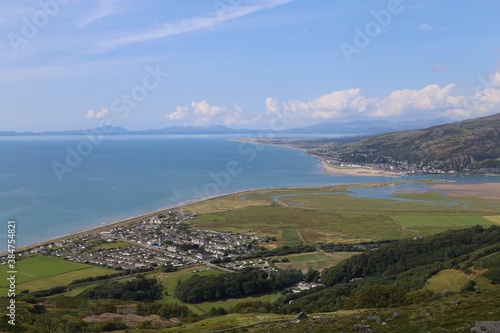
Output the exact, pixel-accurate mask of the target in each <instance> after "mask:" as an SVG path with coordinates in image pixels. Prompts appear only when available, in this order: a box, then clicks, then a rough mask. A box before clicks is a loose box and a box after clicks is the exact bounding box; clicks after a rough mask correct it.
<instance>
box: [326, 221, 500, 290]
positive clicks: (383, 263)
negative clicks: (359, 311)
mask: <svg viewBox="0 0 500 333" xmlns="http://www.w3.org/2000/svg"><path fill="white" fill-rule="evenodd" d="M499 242H500V227H498V226H492V227H490V228H488V229H484V228H483V227H481V226H475V227H473V228H469V229H462V230H452V231H447V232H444V233H441V234H438V235H435V236H430V237H424V238H421V239H416V240H413V239H406V240H401V241H398V242H395V243H390V244H387V245H384V246H381V247H380V248H378V249H377V250H374V251H369V252H364V253H362V254H360V255H358V256H354V257H352V258H350V259H348V260H346V261H344V262H342V263H341V264H340V265H337V266H335V267H332V268H330V269H327V270H325V271H324V272H323V274H322V276H321V278H322V281H323V283H325V284H326V285H329V286H333V285H335V284H338V283H346V282H349V281H351V280H352V279H360V278H362V279H365V278H371V279H375V280H376V283H380V282H383V284H390V283H396V284H397V285H399V286H401V287H403V288H404V289H406V290H411V289H418V288H421V287H422V286H423V285H424V283H425V281H426V280H427V279H428V278H429V277H430V276H432V275H433V274H435V273H437V272H439V271H440V270H442V269H446V268H452V267H454V266H455V265H457V264H458V263H459V262H460V261H464V260H467V259H468V257H469V256H470V255H471V254H472V253H473V252H474V251H476V250H478V249H480V248H482V247H484V246H489V245H494V244H498V243H499Z"/></svg>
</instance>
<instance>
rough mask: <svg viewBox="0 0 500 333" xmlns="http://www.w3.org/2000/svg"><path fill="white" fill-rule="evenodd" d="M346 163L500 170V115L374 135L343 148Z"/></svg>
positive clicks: (456, 169) (342, 157)
mask: <svg viewBox="0 0 500 333" xmlns="http://www.w3.org/2000/svg"><path fill="white" fill-rule="evenodd" d="M340 153H341V154H340V155H341V156H340V158H341V160H342V161H345V162H356V163H378V164H381V163H382V164H383V163H388V164H393V165H397V164H398V163H400V162H404V163H410V164H413V165H416V166H417V167H418V168H436V169H439V170H444V171H451V170H453V171H458V172H462V171H474V170H478V169H483V170H492V171H494V172H498V170H500V113H498V114H495V115H492V116H488V117H482V118H476V119H470V120H465V121H461V122H457V123H452V124H445V125H439V126H434V127H430V128H427V129H422V130H413V131H404V132H396V133H389V134H382V135H376V136H371V137H369V138H366V139H362V140H360V141H356V142H353V143H348V144H346V145H344V146H342V148H341V151H340Z"/></svg>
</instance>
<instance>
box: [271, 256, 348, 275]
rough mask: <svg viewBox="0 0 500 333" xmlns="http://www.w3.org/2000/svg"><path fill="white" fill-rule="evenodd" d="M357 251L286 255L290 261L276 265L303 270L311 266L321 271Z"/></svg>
mask: <svg viewBox="0 0 500 333" xmlns="http://www.w3.org/2000/svg"><path fill="white" fill-rule="evenodd" d="M354 254H356V253H353V252H337V253H334V254H328V253H323V252H314V253H304V254H292V255H289V256H286V257H287V258H288V260H290V262H287V263H276V266H278V267H279V268H282V269H300V270H302V272H306V271H307V270H308V269H309V267H311V268H312V269H314V270H318V271H321V270H323V269H324V268H327V267H332V266H335V265H337V264H338V263H339V262H341V261H343V260H344V259H347V258H350V257H351V256H353V255H354Z"/></svg>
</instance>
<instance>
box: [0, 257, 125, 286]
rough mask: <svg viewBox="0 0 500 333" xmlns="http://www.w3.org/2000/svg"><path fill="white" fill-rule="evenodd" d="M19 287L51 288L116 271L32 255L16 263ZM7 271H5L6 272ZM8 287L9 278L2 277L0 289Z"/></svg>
mask: <svg viewBox="0 0 500 333" xmlns="http://www.w3.org/2000/svg"><path fill="white" fill-rule="evenodd" d="M16 270H17V274H16V282H17V289H18V290H24V289H28V290H30V291H36V290H42V289H49V288H52V287H56V286H62V285H67V284H69V283H70V282H72V281H73V280H76V279H81V278H84V277H90V276H99V275H106V274H112V273H116V271H114V270H111V269H106V268H101V267H94V266H90V265H85V264H79V263H74V262H70V261H66V260H62V259H57V258H53V257H45V256H32V257H29V258H25V259H23V260H19V261H18V262H17V263H16ZM5 272H6V271H3V273H4V274H5ZM5 287H7V280H6V279H5V278H2V280H1V282H0V290H1V289H4V288H5Z"/></svg>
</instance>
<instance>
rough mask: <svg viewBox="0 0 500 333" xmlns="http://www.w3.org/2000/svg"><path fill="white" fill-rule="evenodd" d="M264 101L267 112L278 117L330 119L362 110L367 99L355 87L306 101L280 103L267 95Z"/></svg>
mask: <svg viewBox="0 0 500 333" xmlns="http://www.w3.org/2000/svg"><path fill="white" fill-rule="evenodd" d="M265 103H266V108H267V111H268V112H269V113H273V114H275V115H278V116H280V117H292V118H293V119H298V118H304V117H305V118H310V119H332V118H341V117H343V116H345V115H346V114H348V113H353V112H354V113H361V112H364V111H365V108H366V105H367V100H366V98H365V97H363V96H361V90H360V89H359V88H357V89H349V90H341V91H334V92H332V93H330V94H328V95H324V96H321V97H319V98H316V99H313V100H311V101H308V102H303V101H288V102H284V103H281V104H280V103H279V102H278V101H277V100H275V99H273V98H271V97H268V98H266V101H265Z"/></svg>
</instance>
